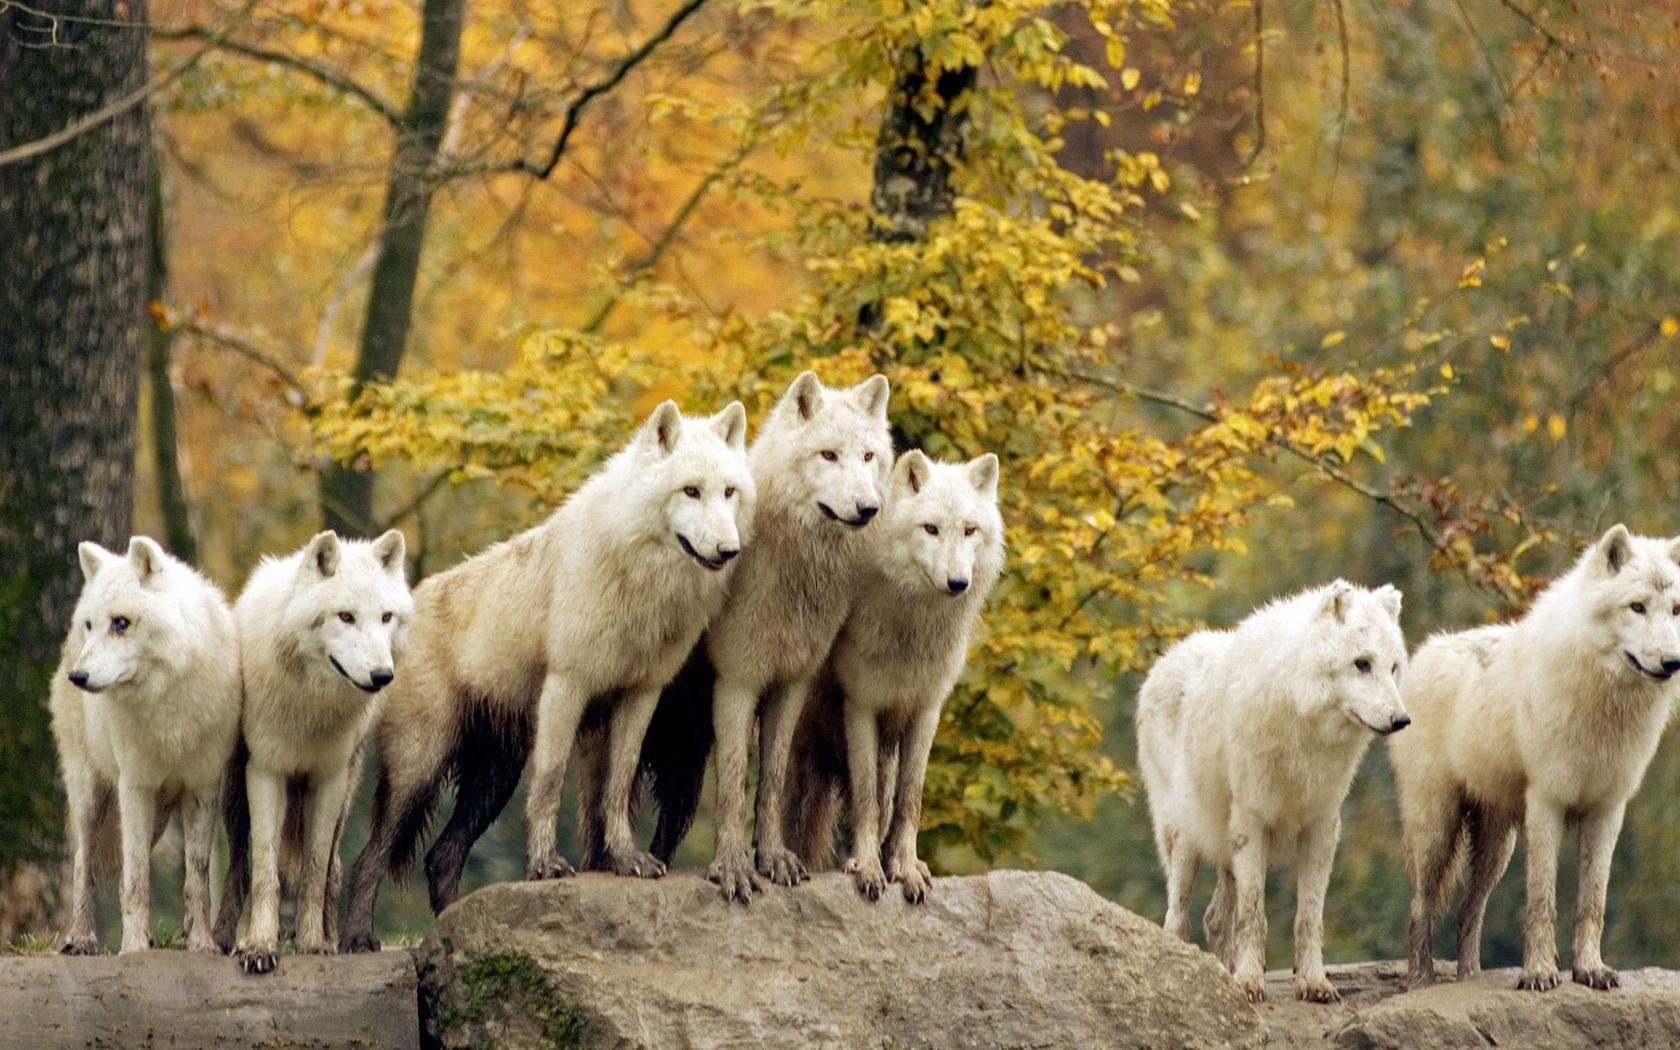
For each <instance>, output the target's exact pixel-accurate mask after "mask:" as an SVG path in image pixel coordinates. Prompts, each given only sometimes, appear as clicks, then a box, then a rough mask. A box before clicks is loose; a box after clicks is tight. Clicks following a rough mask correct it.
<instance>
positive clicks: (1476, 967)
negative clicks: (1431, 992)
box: [1429, 959, 1482, 981]
mask: <svg viewBox="0 0 1680 1050" xmlns="http://www.w3.org/2000/svg"><path fill="white" fill-rule="evenodd" d="M1481 972H1482V964H1481V963H1479V962H1467V961H1465V960H1463V959H1460V960H1459V961H1458V979H1459V980H1461V981H1467V980H1469V979H1470V978H1472V977H1475V976H1477V975H1478V974H1480V973H1481ZM1429 976H1430V979H1431V980H1433V979H1434V976H1435V975H1434V974H1430V975H1429Z"/></svg>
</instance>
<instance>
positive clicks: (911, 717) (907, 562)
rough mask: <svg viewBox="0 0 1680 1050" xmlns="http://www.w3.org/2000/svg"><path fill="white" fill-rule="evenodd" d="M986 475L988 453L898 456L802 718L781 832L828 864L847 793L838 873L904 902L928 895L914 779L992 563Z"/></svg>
mask: <svg viewBox="0 0 1680 1050" xmlns="http://www.w3.org/2000/svg"><path fill="white" fill-rule="evenodd" d="M997 482H998V459H997V457H996V456H994V455H992V454H991V453H987V454H986V455H984V456H981V457H980V458H978V459H975V460H972V461H970V462H968V463H963V464H954V463H936V462H932V461H930V460H929V459H928V458H927V457H926V456H924V455H923V454H922V453H921V452H918V451H912V452H907V453H905V454H904V455H903V456H902V457H901V458H900V459H899V461H898V463H897V464H896V465H895V466H894V467H893V475H892V484H891V487H890V489H889V490H888V495H887V503H886V509H885V510H884V511H882V513H881V523H880V524H879V525H877V526H876V528H877V529H879V530H880V532H879V534H878V535H877V536H876V539H875V542H874V556H873V558H871V560H870V561H871V564H870V566H869V568H868V570H867V572H866V574H865V578H864V582H863V585H862V587H861V589H860V592H859V595H858V598H857V601H856V602H855V603H854V604H853V606H852V612H851V615H850V617H848V618H847V620H846V624H845V626H844V627H843V628H842V629H841V631H840V637H839V638H838V640H836V642H835V643H834V652H833V655H832V656H831V657H830V664H829V670H830V676H831V678H832V681H830V682H828V683H825V686H824V687H823V689H822V695H821V696H820V697H819V699H817V700H816V701H814V702H813V703H812V704H811V705H810V707H809V709H808V710H807V711H806V713H805V716H804V717H803V718H802V719H801V720H800V724H799V731H798V738H797V742H796V744H795V748H794V756H795V757H794V760H793V763H794V764H793V769H792V771H791V772H790V774H789V776H790V778H791V780H792V787H791V789H790V798H791V804H790V805H789V807H788V812H787V827H788V831H787V837H788V839H789V841H791V842H793V843H794V844H795V846H796V848H797V849H798V851H799V855H800V858H801V859H802V860H803V861H804V862H805V863H807V864H810V865H812V866H816V865H821V864H825V863H827V862H828V860H829V859H830V857H831V854H832V852H833V838H834V826H835V823H836V820H835V817H836V814H835V809H836V803H837V801H838V798H839V796H840V795H841V794H844V795H845V796H846V797H848V798H849V799H850V802H851V829H852V856H851V859H850V860H848V861H847V862H846V870H847V871H849V872H851V873H852V876H853V879H854V881H855V882H856V884H857V887H858V890H859V891H860V892H862V893H863V894H864V895H865V896H867V897H868V898H869V899H870V900H876V899H878V898H879V897H880V896H881V893H882V892H883V891H884V890H885V889H886V884H887V882H888V880H891V881H893V882H897V883H900V884H901V887H902V889H903V891H904V897H905V899H906V900H908V901H910V902H912V903H916V902H920V901H921V900H922V899H923V898H924V897H926V896H927V892H928V888H929V885H930V882H931V879H930V876H929V873H928V868H927V865H926V864H924V863H922V862H921V860H920V859H918V858H917V856H916V833H917V831H918V830H920V826H921V815H922V782H923V780H924V779H925V778H926V776H927V763H928V752H929V751H930V750H931V749H932V747H933V735H934V730H935V729H937V728H938V725H939V711H940V708H941V706H942V705H943V704H944V702H945V697H946V696H947V695H948V694H949V693H950V691H951V687H952V686H953V685H955V684H956V681H957V678H958V676H959V675H961V674H962V669H963V664H964V663H965V662H966V660H967V657H968V641H969V636H970V635H971V634H972V633H973V631H974V627H975V625H976V624H977V623H978V622H979V620H980V610H981V607H982V606H983V605H984V604H985V601H986V595H987V594H988V593H989V592H990V591H991V589H992V585H993V584H994V583H996V582H997V578H998V574H999V573H1000V572H1001V571H1002V569H1003V518H1002V517H1001V515H1000V514H999V513H998V505H997ZM842 786H843V791H842V790H839V789H842ZM883 820H886V821H887V824H888V826H887V829H886V844H885V848H883V846H882V837H881V831H882V828H881V824H882V821H883ZM883 861H884V862H885V866H884V867H883Z"/></svg>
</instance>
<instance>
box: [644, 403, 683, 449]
mask: <svg viewBox="0 0 1680 1050" xmlns="http://www.w3.org/2000/svg"><path fill="white" fill-rule="evenodd" d="M639 438H640V440H641V441H642V443H643V444H644V445H646V446H647V447H648V448H650V449H653V450H655V451H657V452H658V453H659V454H660V455H662V456H669V455H670V454H671V451H672V450H673V449H675V448H676V447H677V442H678V441H680V440H682V413H681V412H679V411H678V410H677V403H676V402H675V401H661V402H660V403H659V407H658V408H656V409H654V410H653V415H651V416H649V417H648V420H647V422H646V423H643V424H642V432H641V434H640V435H639Z"/></svg>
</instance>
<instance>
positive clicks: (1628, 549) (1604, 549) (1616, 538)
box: [1594, 522, 1633, 576]
mask: <svg viewBox="0 0 1680 1050" xmlns="http://www.w3.org/2000/svg"><path fill="white" fill-rule="evenodd" d="M1594 551H1595V553H1596V556H1597V557H1598V559H1599V564H1600V565H1603V566H1604V567H1605V568H1607V569H1609V570H1610V575H1612V576H1614V575H1616V574H1617V573H1618V572H1621V571H1622V566H1624V565H1626V564H1627V561H1628V556H1629V555H1631V554H1632V553H1633V535H1632V534H1631V533H1629V532H1628V530H1627V526H1626V525H1623V524H1621V523H1620V522H1617V523H1616V524H1614V525H1612V526H1610V529H1609V531H1607V532H1606V533H1605V534H1604V535H1603V536H1601V537H1599V541H1598V545H1597V546H1596V547H1595V548H1594Z"/></svg>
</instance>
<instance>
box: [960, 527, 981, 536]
mask: <svg viewBox="0 0 1680 1050" xmlns="http://www.w3.org/2000/svg"><path fill="white" fill-rule="evenodd" d="M979 531H980V529H979V528H978V527H977V526H974V525H970V526H968V527H967V528H965V529H963V535H964V536H972V535H974V534H975V533H976V532H979Z"/></svg>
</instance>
